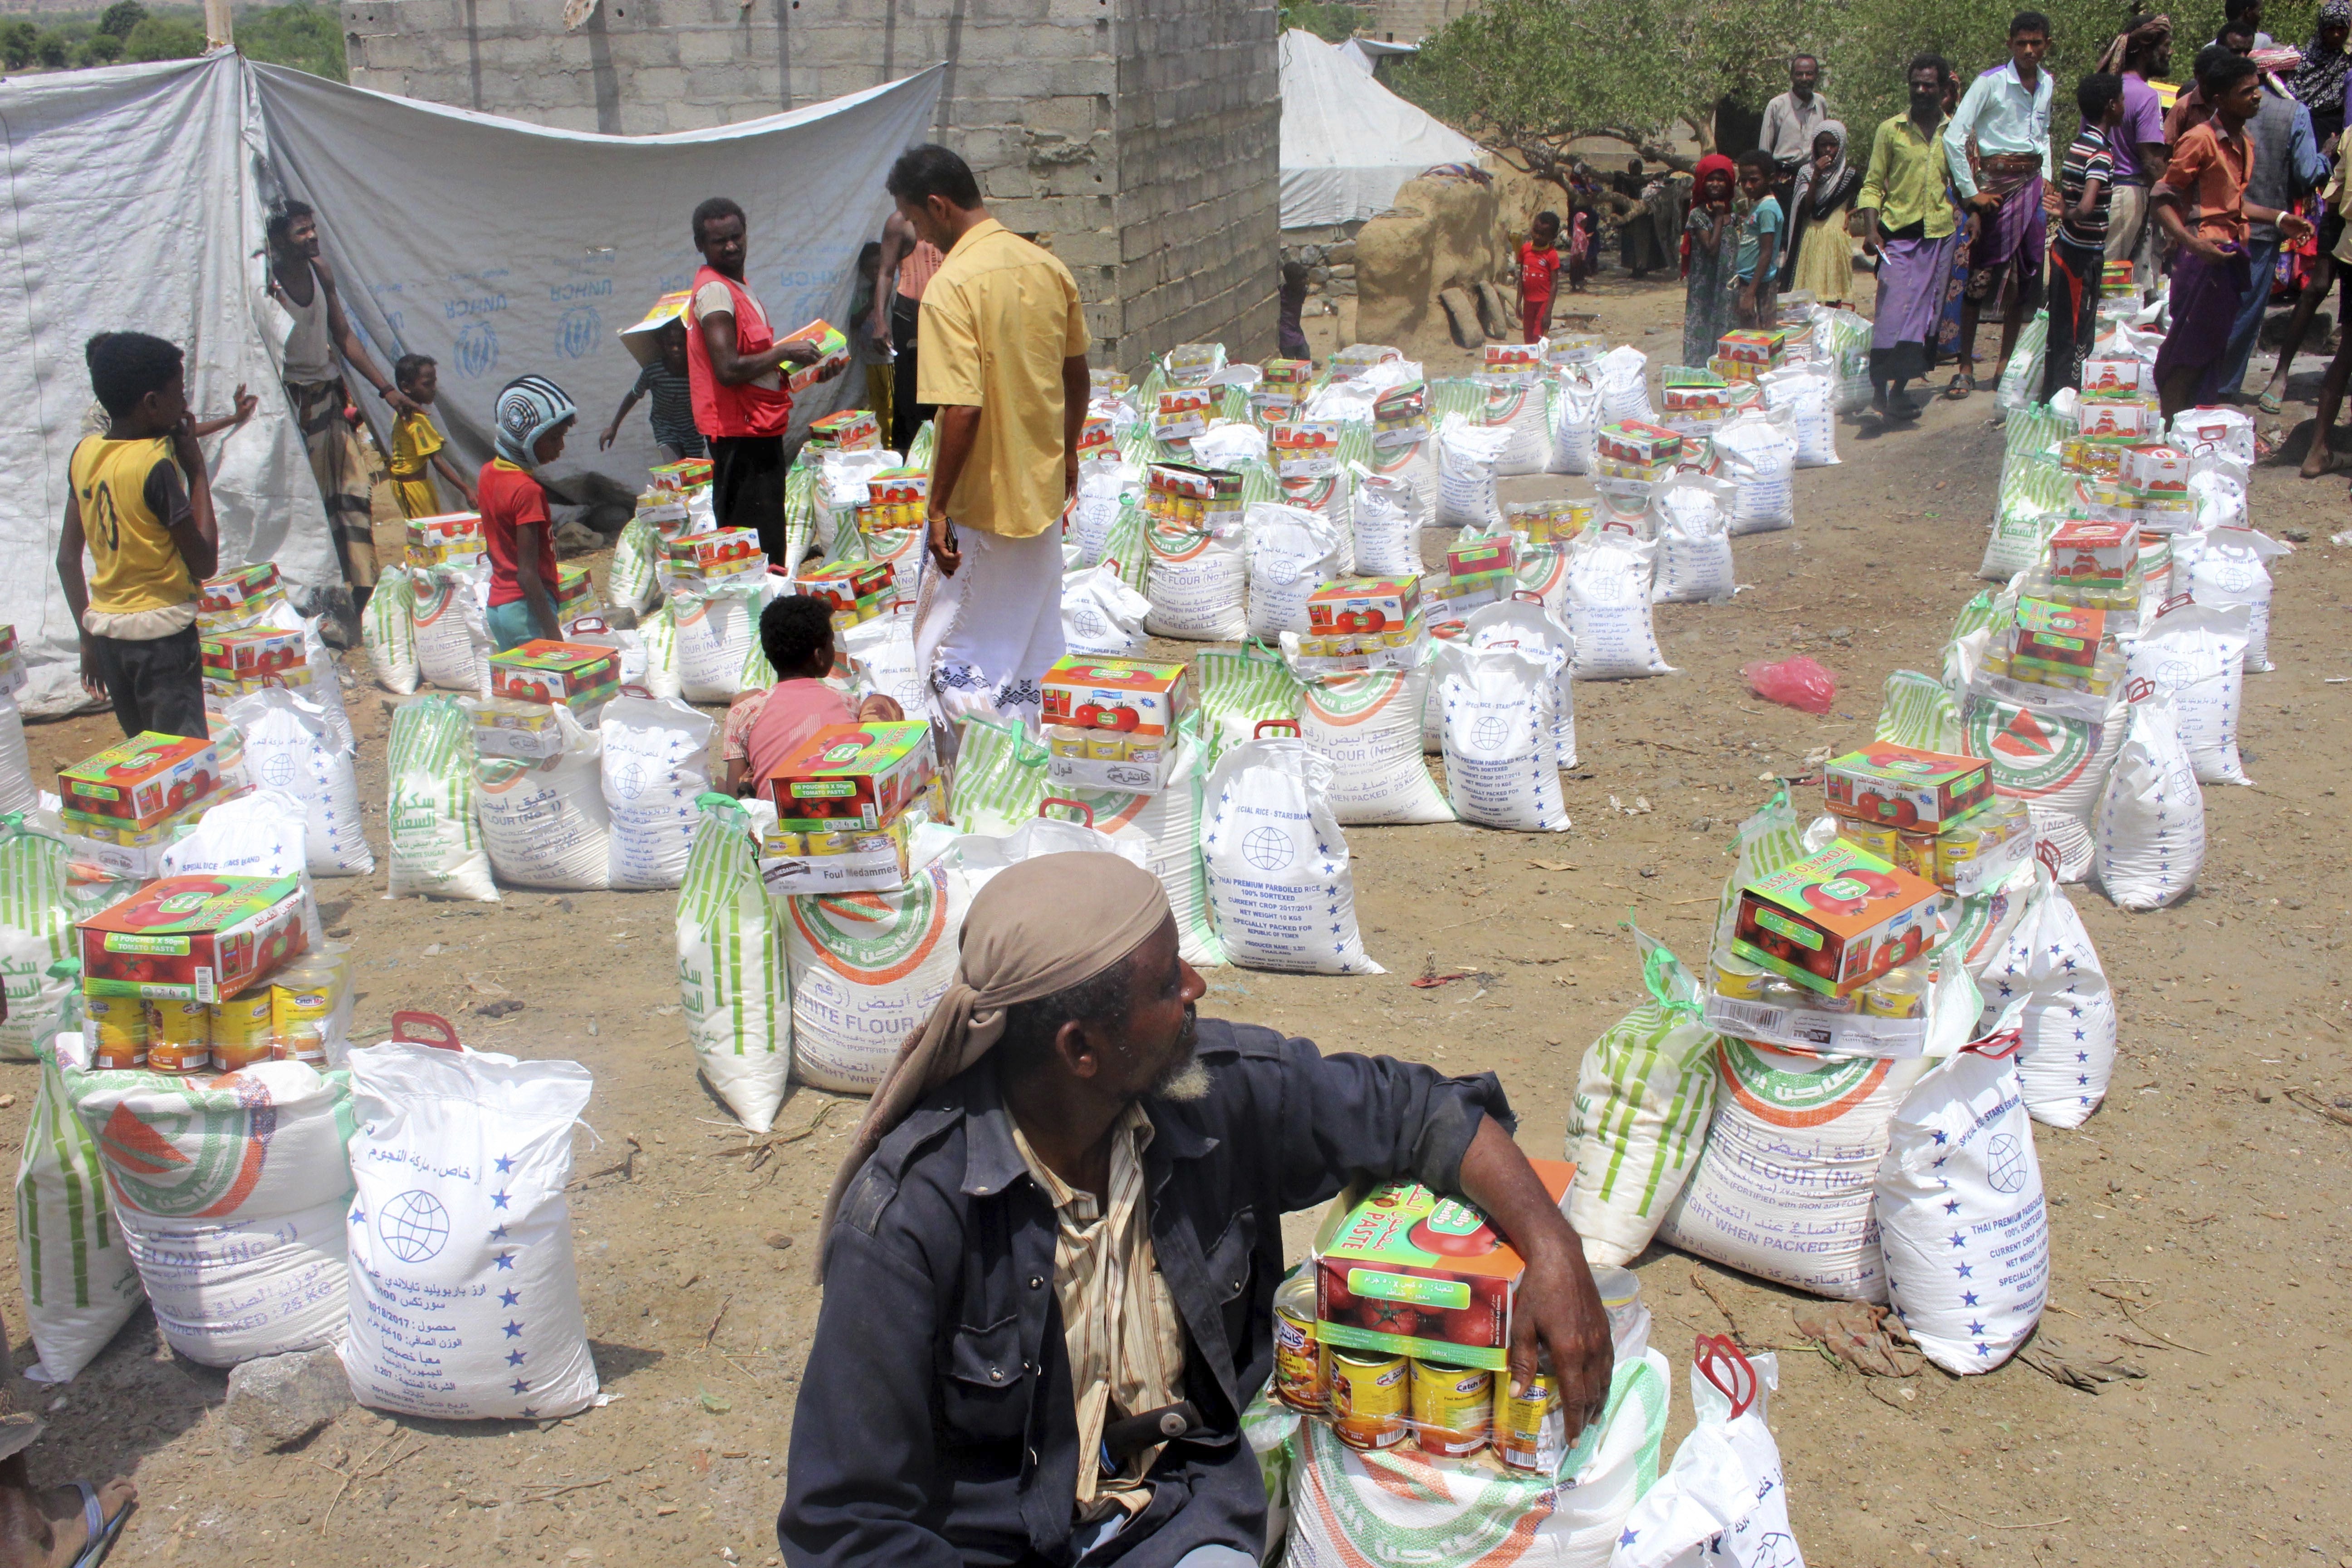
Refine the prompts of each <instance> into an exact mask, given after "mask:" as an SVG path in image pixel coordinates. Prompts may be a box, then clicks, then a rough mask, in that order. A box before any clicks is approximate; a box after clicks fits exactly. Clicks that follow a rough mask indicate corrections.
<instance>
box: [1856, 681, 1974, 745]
mask: <svg viewBox="0 0 2352 1568" xmlns="http://www.w3.org/2000/svg"><path fill="white" fill-rule="evenodd" d="M1872 738H1873V739H1874V740H1880V741H1888V742H1893V743H1894V744H1895V745H1898V746H1910V747H1913V748H1915V749H1916V750H1918V751H1922V752H1943V753H1944V754H1945V755H1947V756H1955V755H1958V752H1959V749H1960V708H1959V704H1958V703H1957V702H1955V701H1954V700H1952V694H1951V692H1950V691H1948V689H1945V686H1944V683H1943V682H1942V681H1940V680H1937V679H1936V678H1935V677H1933V676H1930V675H1922V674H1920V673H1919V672H1918V671H1917V670H1916V669H1898V670H1896V671H1895V673H1894V674H1892V675H1890V676H1888V677H1887V678H1886V695H1885V700H1883V701H1882V702H1881V704H1880V706H1879V710H1878V727H1877V729H1876V730H1875V731H1874V733H1873V736H1872Z"/></svg>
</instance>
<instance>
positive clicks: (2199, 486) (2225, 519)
mask: <svg viewBox="0 0 2352 1568" xmlns="http://www.w3.org/2000/svg"><path fill="white" fill-rule="evenodd" d="M2189 505H2190V506H2191V507H2193V508H2194V509H2195V510H2196V513H2197V531H2199V532H2200V533H2203V532H2206V531H2210V530H2213V529H2221V528H2243V527H2245V526H2246V487H2245V486H2244V485H2243V484H2242V483H2241V482H2239V480H2237V479H2234V478H2232V477H2231V475H2228V474H2222V473H2213V472H2207V473H2202V474H2191V475H2189Z"/></svg>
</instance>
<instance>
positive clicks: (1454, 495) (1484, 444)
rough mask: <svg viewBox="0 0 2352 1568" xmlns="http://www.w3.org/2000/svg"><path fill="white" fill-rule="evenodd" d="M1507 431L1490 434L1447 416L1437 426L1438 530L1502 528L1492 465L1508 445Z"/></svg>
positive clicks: (1458, 417)
mask: <svg viewBox="0 0 2352 1568" xmlns="http://www.w3.org/2000/svg"><path fill="white" fill-rule="evenodd" d="M1510 440H1511V434H1510V432H1509V431H1507V430H1492V429H1488V428H1486V426H1482V425H1477V424H1475V423H1473V422H1472V421H1471V420H1470V419H1469V418H1468V417H1467V416H1465V415H1461V414H1449V415H1447V416H1445V417H1444V420H1443V421H1442V422H1440V424H1439V425H1438V426H1437V526H1439V527H1440V528H1475V529H1478V530H1481V531H1490V530H1493V529H1496V528H1499V527H1501V526H1502V518H1503V507H1502V503H1501V502H1500V501H1498V500H1496V499H1495V464H1496V460H1497V459H1498V458H1501V457H1502V455H1503V450H1504V448H1505V447H1507V446H1509V445H1510Z"/></svg>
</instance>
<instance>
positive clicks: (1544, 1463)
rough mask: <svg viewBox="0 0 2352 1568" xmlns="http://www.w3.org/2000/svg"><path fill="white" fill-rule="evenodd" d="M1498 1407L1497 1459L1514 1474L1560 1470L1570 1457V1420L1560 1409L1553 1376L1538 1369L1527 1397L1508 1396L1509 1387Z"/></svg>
mask: <svg viewBox="0 0 2352 1568" xmlns="http://www.w3.org/2000/svg"><path fill="white" fill-rule="evenodd" d="M1503 1375H1504V1376H1505V1378H1508V1377H1509V1376H1510V1374H1509V1373H1504V1374H1503ZM1495 1405H1496V1412H1497V1416H1496V1423H1495V1457H1496V1458H1498V1459H1500V1460H1502V1461H1503V1463H1505V1464H1507V1465H1508V1466H1510V1467H1511V1468H1513V1469H1515V1470H1534V1471H1537V1472H1538V1473H1540V1474H1543V1475H1550V1474H1551V1473H1553V1472H1554V1471H1556V1470H1558V1469H1559V1462H1560V1460H1562V1459H1564V1458H1567V1457H1568V1417H1567V1415H1566V1414H1565V1413H1564V1412H1562V1411H1561V1409H1560V1407H1559V1384H1558V1383H1557V1382H1556V1381H1555V1380H1554V1379H1553V1377H1552V1374H1551V1373H1549V1372H1548V1371H1544V1370H1541V1369H1540V1368H1538V1371H1537V1373H1536V1377H1535V1381H1534V1382H1532V1383H1530V1384H1528V1388H1527V1392H1526V1393H1524V1394H1514V1393H1511V1392H1509V1390H1508V1385H1507V1384H1506V1387H1505V1391H1504V1393H1503V1394H1502V1396H1501V1397H1500V1398H1498V1399H1497V1400H1496V1402H1495Z"/></svg>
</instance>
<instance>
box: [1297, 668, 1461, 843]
mask: <svg viewBox="0 0 2352 1568" xmlns="http://www.w3.org/2000/svg"><path fill="white" fill-rule="evenodd" d="M1428 680H1429V673H1428V670H1427V669H1426V668H1421V669H1409V670H1408V669H1370V670H1365V671H1363V672H1362V673H1360V674H1355V675H1321V676H1310V677H1307V679H1306V685H1307V697H1306V700H1305V702H1304V703H1302V704H1301V705H1300V707H1299V710H1298V732H1299V734H1300V735H1301V736H1303V737H1304V738H1305V740H1306V742H1307V745H1308V746H1309V747H1310V748H1312V749H1313V750H1314V752H1315V753H1316V755H1318V757H1321V758H1322V759H1324V760H1325V761H1326V762H1328V763H1330V764H1331V772H1330V781H1329V785H1328V789H1329V795H1330V807H1331V815H1332V816H1333V817H1334V818H1335V819H1336V820H1338V821H1339V822H1341V823H1344V824H1346V825H1347V826H1351V827H1352V826H1363V825H1369V824H1376V823H1399V822H1451V821H1452V820H1454V812H1453V809H1452V808H1451V807H1450V806H1448V805H1446V804H1445V796H1444V795H1443V794H1442V793H1440V791H1439V790H1438V787H1437V785H1436V784H1435V783H1434V782H1433V781H1432V780H1431V778H1430V776H1429V769H1428V766H1427V765H1426V764H1425V763H1423V762H1422V760H1421V759H1422V754H1423V753H1422V750H1421V713H1422V706H1423V701H1424V700H1425V694H1426V692H1427V690H1428Z"/></svg>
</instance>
